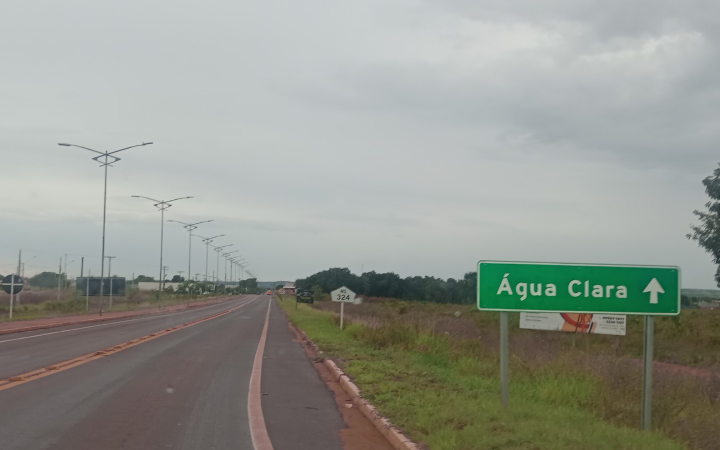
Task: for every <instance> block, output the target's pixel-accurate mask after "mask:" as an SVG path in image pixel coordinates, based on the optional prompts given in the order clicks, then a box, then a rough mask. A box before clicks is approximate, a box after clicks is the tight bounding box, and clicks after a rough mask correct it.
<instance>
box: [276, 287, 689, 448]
mask: <svg viewBox="0 0 720 450" xmlns="http://www.w3.org/2000/svg"><path fill="white" fill-rule="evenodd" d="M280 304H281V305H282V307H283V308H284V309H285V311H286V312H287V313H288V315H289V316H290V319H291V320H292V321H293V322H294V323H295V324H296V325H297V326H299V327H300V328H302V329H303V330H304V331H305V332H306V333H307V334H308V336H310V338H311V339H313V340H314V341H315V342H316V343H317V344H318V345H319V346H320V348H321V349H322V350H323V351H325V352H326V353H328V354H329V355H331V357H332V358H333V359H334V360H335V361H336V362H337V363H338V364H339V365H340V366H341V367H343V369H344V370H345V371H346V372H347V373H348V374H349V375H350V376H351V377H352V378H353V379H354V381H355V382H356V383H357V384H358V386H359V387H360V388H361V390H362V392H363V395H364V396H365V397H366V398H367V399H368V400H369V401H370V402H372V403H373V404H374V405H375V406H376V407H377V408H378V410H379V411H380V413H382V414H383V415H386V416H387V417H388V418H389V419H390V420H391V421H392V422H393V423H395V424H396V425H397V426H399V427H401V428H402V429H404V430H405V431H406V432H407V433H408V434H409V436H410V437H411V438H413V439H414V440H416V441H417V442H424V443H425V444H427V445H428V447H429V448H430V449H432V450H471V449H497V450H509V449H513V450H515V449H517V450H520V449H522V450H530V449H533V450H541V449H548V450H571V449H572V450H575V449H579V448H592V449H598V450H603V449H607V450H619V449H646V448H647V449H658V450H664V449H667V450H670V449H683V448H686V447H685V446H684V445H682V444H680V443H677V442H674V441H672V440H670V439H669V438H667V437H664V436H661V435H660V434H658V433H644V432H641V431H638V430H635V429H632V428H629V427H623V426H618V425H616V424H611V423H609V422H607V421H604V420H602V419H600V418H599V417H598V416H597V415H596V414H595V413H594V412H593V411H592V410H590V409H589V408H587V407H586V406H585V405H586V404H587V403H592V401H593V398H597V397H598V396H603V395H607V394H608V393H607V392H606V391H605V390H604V389H603V386H602V384H601V383H600V382H599V381H598V380H597V379H595V378H594V377H593V376H592V375H590V374H587V373H583V372H581V371H573V370H572V369H571V367H572V366H570V365H567V364H563V362H562V361H559V362H556V363H554V364H550V365H547V366H544V367H541V368H538V369H537V370H526V369H525V370H523V367H522V362H519V361H513V365H512V367H511V371H512V374H513V375H512V382H511V408H510V409H509V410H508V411H504V410H503V409H502V408H501V407H500V404H499V392H498V391H499V386H498V362H497V357H496V355H495V354H494V352H490V351H488V350H487V349H485V348H484V347H483V346H482V344H480V342H479V341H478V340H456V339H451V338H448V337H447V336H442V335H437V334H434V333H429V332H425V331H423V330H422V328H421V327H413V326H407V325H401V326H393V327H390V326H378V327H374V328H373V327H368V326H366V325H362V324H358V323H352V324H350V325H349V326H348V327H347V328H346V329H345V331H343V332H340V330H339V327H338V319H337V316H336V315H335V314H332V313H329V312H324V311H319V310H317V309H313V308H311V307H308V306H306V305H302V304H301V305H299V308H298V309H297V310H296V309H295V304H294V302H291V301H280Z"/></svg>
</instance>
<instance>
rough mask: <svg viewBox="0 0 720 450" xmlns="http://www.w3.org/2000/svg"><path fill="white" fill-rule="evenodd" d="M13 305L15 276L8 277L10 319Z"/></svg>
mask: <svg viewBox="0 0 720 450" xmlns="http://www.w3.org/2000/svg"><path fill="white" fill-rule="evenodd" d="M13 303H15V276H14V275H10V318H11V319H12V313H13Z"/></svg>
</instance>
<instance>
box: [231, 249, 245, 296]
mask: <svg viewBox="0 0 720 450" xmlns="http://www.w3.org/2000/svg"><path fill="white" fill-rule="evenodd" d="M244 261H245V259H244V258H243V257H242V256H238V257H236V258H231V259H230V262H231V263H232V265H231V266H230V281H233V280H234V279H235V278H234V277H235V275H234V274H233V266H238V269H239V268H240V264H242V263H243V262H244ZM238 289H240V273H239V271H238Z"/></svg>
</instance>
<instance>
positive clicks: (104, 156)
mask: <svg viewBox="0 0 720 450" xmlns="http://www.w3.org/2000/svg"><path fill="white" fill-rule="evenodd" d="M150 144H152V142H143V143H142V144H137V145H131V146H130V147H125V148H121V149H120V150H114V151H112V152H99V151H97V150H93V149H91V148H88V147H83V146H82V145H75V144H67V143H60V144H58V145H61V146H63V147H77V148H82V149H85V150H88V151H91V152H93V153H97V154H98V156H96V157H94V158H92V159H93V160H94V161H96V162H98V163H100V167H104V168H105V189H104V193H103V234H102V256H101V258H100V314H101V315H102V313H103V306H104V303H103V289H104V280H105V278H104V277H105V219H106V216H107V174H108V171H107V169H108V166H111V165H113V164H114V163H116V162H118V161H120V158H118V157H117V156H115V154H116V153H120V152H122V151H125V150H128V149H131V148H135V147H143V146H145V145H150Z"/></svg>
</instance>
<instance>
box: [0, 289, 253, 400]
mask: <svg viewBox="0 0 720 450" xmlns="http://www.w3.org/2000/svg"><path fill="white" fill-rule="evenodd" d="M258 298H260V297H259V296H258V297H256V298H254V299H252V300H249V301H247V302H245V303H243V304H242V305H238V306H236V307H234V308H231V309H228V310H227V311H223V312H221V313H217V314H213V315H211V316H208V317H204V318H202V319H198V320H194V321H192V322H187V323H184V324H182V325H177V326H174V327H171V328H167V329H165V330H162V331H156V332H155V333H151V334H148V335H147V336H142V337H139V338H136V339H133V340H131V341H127V342H124V343H122V344H118V345H114V346H112V347H108V348H106V349H103V350H98V351H94V352H92V353H88V354H87V355H83V356H79V357H77V358H73V359H69V360H67V361H63V362H59V363H56V364H53V365H51V366H48V367H45V368H44V369H38V370H33V371H31V372H27V373H24V374H21V375H15V376H12V377H8V378H6V379H4V380H0V391H4V390H6V389H10V388H13V387H16V386H20V385H21V384H25V383H29V382H30V381H34V380H39V379H40V378H45V377H47V376H50V375H53V374H56V373H60V372H64V371H65V370H69V369H72V368H74V367H78V366H81V365H83V364H87V363H89V362H91V361H95V360H96V359H100V358H103V357H105V356H110V355H114V354H115V353H118V352H121V351H123V350H126V349H128V348H132V347H135V346H136V345H140V344H143V343H145V342H148V341H151V340H153V339H157V338H159V337H162V336H165V335H167V334H170V333H174V332H175V331H179V330H182V329H185V328H188V327H191V326H193V325H197V324H199V323H203V322H207V321H209V320H212V319H217V318H218V317H221V316H224V315H225V314H230V313H231V312H233V311H236V310H238V309H240V308H242V307H243V306H247V305H249V304H250V303H253V302H254V301H256V300H257V299H258Z"/></svg>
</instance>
